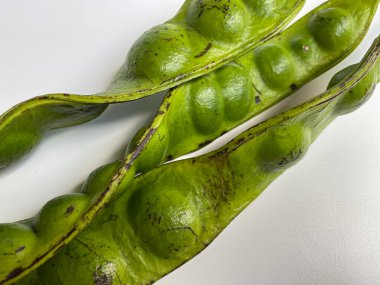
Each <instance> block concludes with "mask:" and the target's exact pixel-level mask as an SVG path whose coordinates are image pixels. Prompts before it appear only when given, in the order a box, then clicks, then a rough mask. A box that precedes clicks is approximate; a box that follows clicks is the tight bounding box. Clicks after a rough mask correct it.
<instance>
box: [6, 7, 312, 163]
mask: <svg viewBox="0 0 380 285" xmlns="http://www.w3.org/2000/svg"><path fill="white" fill-rule="evenodd" d="M304 3H305V0H288V1H284V0H278V1H269V2H268V1H263V0H253V1H243V0H202V1H198V0H187V1H186V2H185V3H184V5H183V7H182V8H181V9H180V11H179V12H178V14H177V15H176V16H175V17H174V18H173V19H172V20H170V21H168V22H166V23H164V24H162V25H159V26H156V27H154V28H152V29H151V30H149V31H147V32H146V33H144V34H143V35H142V36H141V37H140V38H139V39H138V40H137V42H136V43H135V44H134V45H133V47H132V48H131V50H130V52H129V54H128V56H127V60H126V63H125V64H124V65H123V66H122V67H121V69H120V71H119V73H118V75H117V76H116V78H115V80H114V82H113V83H112V84H111V86H110V88H109V89H108V90H107V91H105V92H103V93H100V94H98V95H93V96H80V95H74V94H49V95H45V96H39V97H36V98H33V99H30V100H28V101H25V102H23V103H21V104H19V105H17V106H15V107H13V108H12V109H10V110H9V111H7V112H6V113H4V114H3V115H2V116H0V140H1V141H2V143H1V145H0V168H3V167H6V166H8V165H9V164H11V163H13V162H15V161H17V160H18V159H20V158H21V157H22V156H24V155H25V154H26V153H28V152H29V151H30V150H31V149H32V148H33V147H34V146H35V145H36V144H37V143H38V142H39V141H40V139H41V138H42V135H43V133H45V132H46V131H49V130H51V129H56V128H63V127H67V126H73V125H78V124H81V123H83V122H87V121H89V120H92V119H94V118H95V117H97V116H98V115H100V114H101V113H102V112H103V111H104V110H105V108H106V107H107V104H109V103H118V102H125V101H131V100H136V99H139V98H142V97H145V96H148V95H152V94H154V93H157V92H159V91H163V90H167V89H169V88H171V87H174V86H177V85H179V84H180V83H183V82H185V81H188V80H190V79H192V78H196V77H199V76H201V75H204V74H207V73H209V72H211V71H212V70H214V69H216V68H218V67H221V66H222V65H224V64H226V63H227V62H230V61H232V60H233V59H235V58H237V57H239V56H241V55H243V54H244V53H246V52H247V51H249V50H252V49H253V48H254V47H256V46H258V45H260V44H261V43H262V42H263V41H265V40H267V39H269V38H270V37H272V36H274V35H275V34H276V33H278V32H280V31H281V29H283V28H284V27H285V26H286V24H287V23H289V21H290V20H291V19H292V18H293V17H294V16H295V15H296V14H297V13H298V12H299V10H300V9H301V8H302V7H303V4H304ZM211 19H212V21H210V20H211ZM210 23H213V24H212V25H211V24H210Z"/></svg>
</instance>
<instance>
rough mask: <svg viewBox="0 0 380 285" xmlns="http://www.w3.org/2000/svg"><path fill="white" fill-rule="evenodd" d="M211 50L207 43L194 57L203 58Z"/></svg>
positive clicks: (210, 45) (210, 44) (209, 44)
mask: <svg viewBox="0 0 380 285" xmlns="http://www.w3.org/2000/svg"><path fill="white" fill-rule="evenodd" d="M211 48H212V43H208V45H207V46H206V47H205V49H204V50H203V51H202V52H200V53H199V54H197V55H196V56H194V57H195V58H200V57H202V56H204V55H205V54H206V53H207V52H208V51H209V50H210V49H211Z"/></svg>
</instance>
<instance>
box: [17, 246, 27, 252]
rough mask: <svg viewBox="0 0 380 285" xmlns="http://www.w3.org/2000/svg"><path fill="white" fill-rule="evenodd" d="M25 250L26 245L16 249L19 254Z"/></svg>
mask: <svg viewBox="0 0 380 285" xmlns="http://www.w3.org/2000/svg"><path fill="white" fill-rule="evenodd" d="M24 249H25V245H22V246H20V247H19V248H17V249H16V253H19V252H21V251H23V250H24Z"/></svg>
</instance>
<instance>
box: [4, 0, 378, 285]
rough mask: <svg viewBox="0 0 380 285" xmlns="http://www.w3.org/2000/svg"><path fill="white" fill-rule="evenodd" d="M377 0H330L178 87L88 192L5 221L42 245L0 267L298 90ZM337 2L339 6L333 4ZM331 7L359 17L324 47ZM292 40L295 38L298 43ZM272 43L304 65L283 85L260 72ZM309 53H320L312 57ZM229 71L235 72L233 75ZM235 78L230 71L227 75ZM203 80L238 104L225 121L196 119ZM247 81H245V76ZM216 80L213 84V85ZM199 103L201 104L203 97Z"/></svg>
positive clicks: (21, 267)
mask: <svg viewBox="0 0 380 285" xmlns="http://www.w3.org/2000/svg"><path fill="white" fill-rule="evenodd" d="M377 3H378V2H373V3H372V5H368V6H367V9H363V10H361V11H362V13H357V12H356V10H355V9H354V10H351V8H352V6H350V9H347V8H349V6H347V3H346V4H345V5H344V6H342V5H341V1H330V2H327V3H326V4H324V5H322V6H320V7H318V8H317V9H316V10H314V11H313V12H312V13H310V14H308V15H306V16H305V17H303V18H302V19H301V20H300V21H299V22H297V23H296V24H294V25H293V26H291V27H290V28H289V29H288V30H287V31H286V32H284V33H283V34H282V35H280V36H279V37H278V38H275V39H272V40H270V41H268V43H266V44H264V45H263V46H262V48H260V49H256V50H255V51H254V52H253V53H251V54H248V55H247V56H245V57H244V58H242V59H240V60H239V61H237V62H235V63H233V64H230V65H228V66H226V67H224V68H222V69H220V70H218V71H217V72H215V74H214V75H210V76H209V77H206V78H205V79H200V80H198V81H195V82H194V83H189V84H188V85H185V86H183V87H179V88H178V89H174V90H172V91H171V92H170V93H169V95H168V96H167V97H166V98H165V100H164V102H163V104H162V106H161V108H160V110H159V112H158V114H157V117H156V118H155V119H154V121H153V123H152V124H151V126H150V127H149V128H148V129H147V130H146V131H145V133H144V134H143V136H142V137H140V139H139V142H138V143H137V146H135V147H133V148H132V149H133V151H132V152H131V153H130V154H128V156H127V157H126V158H125V161H124V163H123V164H121V165H119V164H118V163H116V164H113V165H112V169H111V168H107V169H108V170H107V175H104V176H99V175H97V172H95V173H94V174H93V175H91V177H90V179H89V181H88V182H87V184H86V185H85V186H84V188H85V189H86V191H85V193H81V194H70V195H66V196H63V197H59V198H57V199H55V200H53V201H50V202H49V203H48V204H47V205H46V206H45V207H44V208H43V209H42V210H41V213H40V214H39V215H38V217H37V218H36V219H35V221H36V222H37V224H38V225H39V226H38V227H37V226H35V225H33V227H32V229H31V228H30V226H28V225H27V226H25V225H24V226H22V227H21V228H19V225H17V224H11V225H3V227H4V232H6V229H7V227H11V228H12V229H14V231H15V232H17V231H21V232H24V231H25V232H28V233H29V232H30V231H33V234H34V239H35V242H36V245H35V246H33V250H31V251H29V252H28V253H26V251H25V252H24V254H17V255H5V257H4V259H3V260H4V264H5V265H4V266H3V267H2V268H1V269H0V273H1V274H3V275H4V278H5V276H11V278H17V277H19V276H22V275H23V274H25V273H26V272H28V271H30V270H32V269H33V268H35V267H37V266H39V265H40V264H42V263H43V262H44V261H45V260H47V259H48V258H50V257H51V256H53V255H54V254H55V253H56V252H57V251H58V250H59V249H60V248H61V247H62V246H64V245H65V244H66V243H67V242H69V241H70V240H71V239H72V238H73V237H74V236H75V235H76V234H77V233H79V232H80V231H81V230H82V229H83V228H84V227H85V226H86V225H87V224H88V223H89V222H90V221H91V220H92V219H93V217H94V215H95V214H96V213H97V212H98V211H99V210H100V209H101V208H102V207H103V206H104V205H105V203H107V202H108V201H109V199H110V198H111V196H112V195H115V194H114V193H115V192H117V190H118V189H119V190H120V189H126V188H127V186H128V185H129V184H130V182H131V181H132V178H133V176H134V175H135V174H136V173H140V172H145V171H147V170H149V169H151V168H153V167H155V166H156V165H157V164H159V163H161V162H163V161H166V160H168V159H170V158H171V156H178V155H180V154H184V153H186V152H188V151H191V150H194V149H195V148H198V147H200V146H202V145H204V144H205V142H207V141H210V140H213V139H215V138H216V137H218V136H219V135H220V133H221V132H223V131H226V130H228V129H231V128H233V127H234V126H237V125H238V124H240V123H242V122H244V121H245V120H247V119H248V118H249V117H252V116H254V115H256V114H258V113H259V112H260V111H262V110H264V109H266V108H267V107H269V106H270V105H272V104H274V103H275V102H276V101H278V100H280V99H282V98H283V97H285V96H286V95H289V94H290V93H292V92H294V91H295V88H293V84H296V85H297V86H301V85H303V84H305V83H306V82H307V81H309V80H311V79H312V78H314V77H315V76H317V75H319V74H320V73H322V72H323V71H325V70H326V69H327V68H329V67H330V66H331V65H333V64H335V63H337V62H338V61H340V60H341V59H343V58H344V57H345V56H346V55H347V54H348V53H349V52H350V51H351V50H352V49H354V47H356V46H357V44H358V43H359V42H360V41H361V39H362V37H363V36H364V34H365V33H366V31H367V29H368V26H369V24H370V22H371V19H372V17H373V14H374V11H375V10H376V7H377ZM335 4H336V6H334V5H335ZM354 7H356V6H354ZM327 12H328V13H327ZM326 14H327V15H328V16H329V17H330V18H332V17H337V19H338V20H337V22H340V21H341V20H342V19H344V20H347V19H349V21H352V22H350V24H349V25H348V26H344V27H345V29H346V30H345V31H344V32H342V33H341V35H342V41H341V45H340V46H339V48H333V49H325V48H323V47H321V44H320V42H319V41H318V40H316V39H315V35H313V33H312V32H311V27H313V26H314V25H315V22H316V20H315V19H318V18H320V17H322V16H324V15H326ZM317 23H318V22H317ZM353 26H354V27H356V29H355V30H354V31H355V33H353V30H352V29H351V27H353ZM322 27H329V28H326V29H325V33H326V35H329V34H333V33H335V32H336V31H335V29H336V26H334V25H330V24H329V25H328V26H326V25H322ZM340 28H341V27H340ZM341 31H342V29H341ZM346 34H349V35H350V37H348V38H347V37H345V35H346ZM292 43H294V44H293V45H292ZM306 44H307V46H308V47H309V49H308V52H307V53H306V54H304V52H305V49H304V48H303V46H305V45H306ZM273 47H276V48H279V49H282V50H286V51H287V54H288V57H287V59H288V61H287V63H288V64H289V65H290V66H293V67H294V68H296V69H297V70H299V71H298V72H297V75H296V76H295V77H291V76H288V77H286V78H285V79H283V81H284V82H283V83H282V85H280V86H279V87H276V88H274V87H273V86H267V85H266V84H265V83H263V79H261V78H264V77H265V73H263V72H262V71H260V68H259V67H260V61H262V60H261V57H262V56H263V54H264V55H265V54H266V52H265V51H267V50H269V51H271V50H272V48H273ZM310 58H314V59H315V60H310ZM305 66H307V68H305ZM228 75H232V78H231V77H229V76H228ZM228 78H230V79H229V80H227V79H228ZM203 82H205V83H206V86H207V84H209V83H211V84H210V85H211V87H212V88H214V89H216V90H218V92H217V93H215V92H213V93H211V94H210V93H206V95H207V96H210V95H213V94H215V95H216V96H218V100H226V101H227V103H223V105H228V104H230V105H232V108H231V107H230V108H227V107H226V108H225V109H224V110H223V113H224V114H225V117H224V119H223V121H222V124H219V125H217V124H216V122H217V120H215V119H213V118H207V116H209V115H208V114H214V113H215V112H214V110H212V109H210V110H209V113H207V112H203V114H205V119H204V120H203V121H202V120H198V121H197V120H195V119H194V116H195V115H194V114H199V112H198V113H196V112H194V111H191V108H192V107H194V104H193V103H194V101H195V100H194V99H191V98H197V97H202V96H203V95H204V94H205V93H204V92H196V91H197V89H198V90H200V91H202V89H200V88H199V87H201V86H202V85H204V83H203ZM224 82H225V83H231V82H232V83H233V84H232V85H228V84H226V86H219V84H220V85H222V84H223V83H224ZM242 82H243V83H244V84H241V83H242ZM253 85H257V86H259V88H260V90H261V91H257V88H258V87H254V86H253ZM213 86H216V87H213ZM211 87H210V88H206V90H210V89H211ZM234 90H240V94H238V95H239V96H236V92H235V93H233V91H234ZM190 91H191V92H190ZM254 92H256V93H254ZM258 92H260V93H258ZM229 94H232V95H233V96H230V97H231V98H232V99H234V98H236V97H237V98H238V99H239V98H240V101H241V99H243V100H244V101H248V102H250V105H249V108H248V109H247V110H246V112H243V111H244V110H243V108H242V106H243V105H242V104H240V103H239V100H237V102H236V101H235V103H234V102H232V104H231V100H230V101H229V102H228V99H229V98H228V95H229ZM246 95H248V100H246V97H245V96H246ZM256 97H259V98H260V104H258V103H257V101H256ZM189 98H190V99H189ZM209 98H211V99H212V98H213V97H211V96H210V97H209ZM249 99H250V100H249ZM213 100H214V99H213ZM189 102H190V103H189ZM234 105H238V109H239V110H236V108H234V107H233V106H234ZM198 106H200V107H202V106H201V105H199V104H198ZM189 109H190V111H189ZM181 110H182V111H181ZM231 118H233V119H231ZM210 121H211V122H213V123H214V125H216V126H217V129H215V130H213V131H211V132H208V133H207V132H204V131H203V129H202V128H200V127H199V126H198V125H197V124H199V123H201V124H202V123H207V122H210ZM180 129H186V130H187V132H188V133H187V134H186V135H187V136H184V135H183V134H182V135H180V134H178V130H180ZM184 142H185V143H184ZM99 171H100V170H99ZM120 184H123V187H122V188H121V187H119V185H120ZM52 209H55V210H54V211H53V212H54V213H55V214H53V212H52ZM62 211H63V212H64V213H65V214H64V215H61V212H62ZM66 212H67V213H68V214H69V215H68V216H69V217H70V218H69V219H68V218H67V217H66ZM46 213H47V214H46ZM0 230H1V228H0ZM28 233H26V235H27V234H28ZM7 250H8V249H7V248H2V247H1V246H0V253H6V252H7Z"/></svg>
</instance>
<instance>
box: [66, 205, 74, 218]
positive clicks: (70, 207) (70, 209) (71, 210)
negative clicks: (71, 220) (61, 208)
mask: <svg viewBox="0 0 380 285" xmlns="http://www.w3.org/2000/svg"><path fill="white" fill-rule="evenodd" d="M74 210H75V207H74V206H73V205H70V206H69V207H67V209H66V213H65V216H66V217H67V216H69V215H71V214H72V213H73V212H74Z"/></svg>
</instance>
